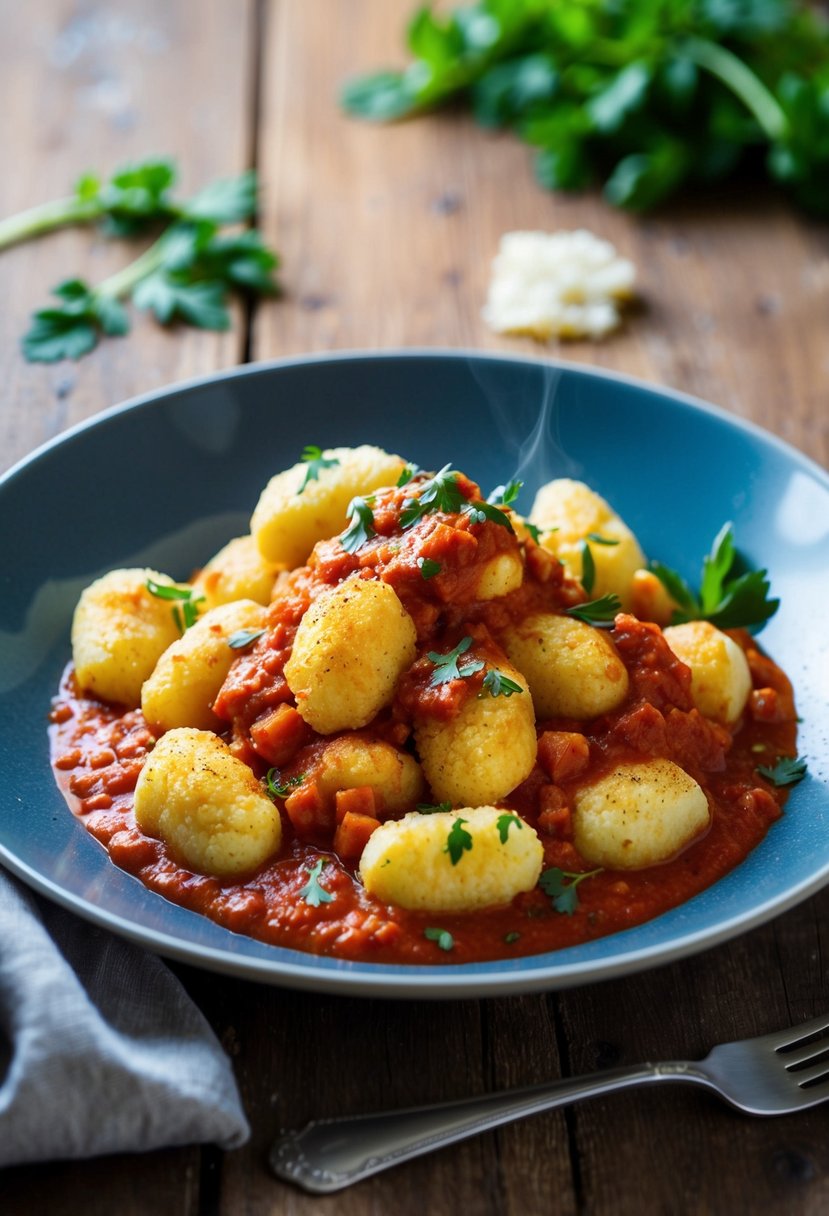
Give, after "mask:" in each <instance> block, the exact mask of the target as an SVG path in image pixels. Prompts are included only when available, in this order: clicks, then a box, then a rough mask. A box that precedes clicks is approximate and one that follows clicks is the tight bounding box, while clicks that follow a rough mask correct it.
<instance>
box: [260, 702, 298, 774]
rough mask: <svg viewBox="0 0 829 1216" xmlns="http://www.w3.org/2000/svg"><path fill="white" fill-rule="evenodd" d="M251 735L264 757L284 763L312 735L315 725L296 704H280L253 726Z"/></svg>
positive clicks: (269, 762) (280, 763) (276, 763)
mask: <svg viewBox="0 0 829 1216" xmlns="http://www.w3.org/2000/svg"><path fill="white" fill-rule="evenodd" d="M250 738H251V742H252V743H253V746H254V747H255V748H256V750H257V752H258V753H259V755H260V756H261V757H262V759H263V760H267V762H268V764H275V765H277V766H281V765H283V764H287V763H288V761H289V760H290V759H291V758H292V757H293V756H294V755H296V753H297V752H298V751H299V749H300V748H301V747H302V746H303V745H304V744H306V743H308V742H310V739H311V728H310V727H309V726H308V725H307V723H306V722H304V721H303V720H302V718H301V717H300V714H299V711H298V710H297V709H295V708H294V707H293V705H284V704H283V705H277V707H276V709H272V710H270V712H269V713H266V714H264V715H263V716H262V717H261V718H257V719H256V721H255V722H254V723H253V725H252V726H251V728H250Z"/></svg>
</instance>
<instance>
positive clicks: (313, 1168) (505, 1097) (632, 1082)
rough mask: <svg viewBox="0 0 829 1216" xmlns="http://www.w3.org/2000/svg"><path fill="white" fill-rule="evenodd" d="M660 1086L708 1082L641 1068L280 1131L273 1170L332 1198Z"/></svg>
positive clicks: (664, 1068) (695, 1075)
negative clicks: (433, 1157) (601, 1098)
mask: <svg viewBox="0 0 829 1216" xmlns="http://www.w3.org/2000/svg"><path fill="white" fill-rule="evenodd" d="M658 1081H691V1082H697V1083H700V1082H701V1083H702V1084H706V1082H707V1078H706V1077H704V1076H703V1075H702V1074H701V1073H699V1072H697V1071H696V1069H695V1066H694V1065H693V1064H691V1063H687V1062H680V1061H677V1062H675V1063H666V1064H639V1065H633V1066H630V1067H627V1068H614V1069H608V1070H607V1071H605V1072H597V1073H591V1074H589V1075H588V1076H585V1077H573V1078H567V1079H565V1080H561V1081H553V1082H550V1083H548V1084H544V1085H532V1086H528V1087H526V1088H524V1089H512V1090H507V1091H505V1092H501V1093H494V1094H483V1095H480V1096H478V1097H475V1098H465V1099H463V1100H462V1101H459V1102H446V1103H439V1104H436V1105H432V1106H419V1107H413V1108H410V1109H408V1110H400V1111H387V1112H385V1113H378V1114H371V1115H356V1116H351V1115H350V1116H347V1117H346V1118H342V1119H319V1120H316V1121H315V1122H313V1123H309V1124H308V1125H307V1126H306V1127H304V1128H303V1129H302V1130H301V1131H286V1132H282V1133H281V1134H280V1136H279V1137H278V1139H277V1140H276V1142H275V1143H274V1145H273V1148H272V1149H271V1153H270V1165H271V1169H272V1170H273V1172H274V1173H275V1174H276V1175H277V1177H279V1178H284V1179H285V1180H286V1181H288V1182H294V1183H296V1184H297V1186H300V1187H302V1189H303V1190H305V1191H310V1192H311V1193H313V1194H326V1193H328V1192H331V1191H339V1190H341V1189H342V1188H343V1187H347V1186H350V1185H351V1184H352V1183H353V1182H359V1180H360V1179H361V1178H368V1177H369V1176H370V1175H371V1174H378V1173H380V1171H381V1170H385V1169H388V1168H389V1167H390V1166H392V1165H398V1164H399V1163H400V1162H402V1161H408V1160H409V1159H410V1158H412V1157H420V1156H422V1155H423V1154H424V1153H430V1152H432V1151H433V1150H434V1149H438V1148H442V1147H444V1146H445V1145H447V1144H454V1143H456V1142H457V1141H458V1140H465V1139H467V1138H468V1137H469V1136H476V1135H478V1133H480V1132H485V1131H489V1130H490V1129H491V1128H494V1127H500V1126H501V1125H502V1124H504V1123H511V1122H512V1121H513V1120H515V1119H523V1118H525V1117H526V1116H527V1115H534V1114H538V1113H539V1112H540V1111H543V1110H552V1109H553V1108H554V1107H556V1106H564V1105H566V1104H567V1103H568V1102H574V1101H575V1100H576V1099H580V1098H594V1097H597V1096H598V1095H599V1094H609V1093H613V1092H614V1091H615V1090H618V1089H627V1088H628V1087H630V1086H637V1085H653V1084H654V1083H656V1082H658Z"/></svg>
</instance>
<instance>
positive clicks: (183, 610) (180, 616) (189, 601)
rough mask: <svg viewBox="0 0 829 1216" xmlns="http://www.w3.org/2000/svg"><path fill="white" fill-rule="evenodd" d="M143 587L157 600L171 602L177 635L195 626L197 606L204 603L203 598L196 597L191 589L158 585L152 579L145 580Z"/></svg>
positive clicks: (172, 585) (201, 596)
mask: <svg viewBox="0 0 829 1216" xmlns="http://www.w3.org/2000/svg"><path fill="white" fill-rule="evenodd" d="M145 586H146V588H147V590H148V591H149V593H150V595H153V596H155V598H156V599H157V600H171V601H173V606H172V613H173V620H174V621H175V623H176V627H177V628H178V631H179V633H184V632H185V631H186V630H187V629H189V628H190V626H191V625H195V623H196V621H197V620H198V619H199V611H200V609H199V605H200V604H203V603H204V596H203V595H197V594H196V592H195V589H194V588H193V587H179V586H177V585H176V584H170V583H159V582H156V580H155V579H152V578H148V579H147V581H146V583H145Z"/></svg>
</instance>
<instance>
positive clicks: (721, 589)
mask: <svg viewBox="0 0 829 1216" xmlns="http://www.w3.org/2000/svg"><path fill="white" fill-rule="evenodd" d="M736 563H737V549H736V547H735V545H734V527H733V524H731V523H727V524H724V525H723V527H722V528H721V529H720V531H719V532H718V533H717V536H716V537H715V539H714V543H713V545H712V546H711V552H710V553H709V554H708V555H707V556H706V557H705V558H704V559H703V563H702V575H701V580H700V589H699V594H698V595H697V594H695V593H694V592H693V591H692V590H691V588H690V587H689V586H688V584H687V583H686V582H685V580H684V579H683V578H682V577H681V576H680V575H679V574H677V572H676V571H675V570H672V569H670V567H669V566H665V565H663V563H662V562H658V561H652V562H651V563H650V569H651V570H652V571H653V573H654V574H655V575H656V577H657V578H658V579H659V581H660V582H661V583H662V585H663V586H664V588H665V590H666V591H667V592H668V594H669V595H670V596H671V598H672V599H673V600H674V601H675V603H676V604H677V605H678V607H677V608H676V610H675V611H674V614H673V622H674V624H679V623H680V622H683V621H697V620H704V621H710V622H711V624H712V625H716V626H717V627H718V628H719V629H759V628H760V627H761V626H762V625H764V624H765V623H766V621H767V620H769V618H770V617H772V616H774V614H775V612H776V611H777V609H778V607H779V606H780V601H779V600H778V599H772V598H771V596H770V595H769V590H770V583H769V579H768V574H767V572H766V571H765V570H750V571H747V572H745V573H742V574H738V573H733V571H734V567H735V564H736Z"/></svg>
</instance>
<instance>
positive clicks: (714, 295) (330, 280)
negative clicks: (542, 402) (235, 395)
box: [254, 0, 829, 463]
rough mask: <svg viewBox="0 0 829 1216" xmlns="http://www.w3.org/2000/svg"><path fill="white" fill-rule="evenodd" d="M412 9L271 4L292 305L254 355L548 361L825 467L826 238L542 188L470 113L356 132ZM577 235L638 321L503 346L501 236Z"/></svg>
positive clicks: (281, 223)
mask: <svg viewBox="0 0 829 1216" xmlns="http://www.w3.org/2000/svg"><path fill="white" fill-rule="evenodd" d="M411 8H412V5H411V4H410V3H409V0H386V2H385V3H384V4H382V5H379V4H363V5H358V4H354V3H353V2H352V0H329V2H328V3H327V4H325V5H319V4H317V5H315V4H303V3H302V0H273V2H272V3H271V4H269V6H268V10H267V11H268V25H267V38H266V56H267V65H268V66H267V70H266V72H265V73H264V76H263V87H264V94H263V96H264V105H263V115H262V131H261V143H260V149H261V151H260V159H261V170H262V175H263V179H264V182H265V185H266V190H267V199H268V205H267V209H266V212H265V216H264V224H265V228H266V230H267V232H268V235H269V237H270V238H271V240H272V241H274V242H276V244H277V245H278V247H279V248H280V250H281V251H282V254H283V256H284V264H285V274H284V278H285V283H286V285H287V294H286V297H285V299H284V301H283V304H282V306H281V307H278V308H274V309H270V310H268V311H267V312H266V313H265V314H264V315H262V316H261V317H259V318H258V319H257V324H256V332H255V344H254V351H255V354H256V356H257V357H261V358H264V357H272V356H276V355H282V354H297V353H300V352H303V351H315V350H328V349H339V348H349V347H351V348H369V347H385V348H388V347H394V346H401V345H408V346H417V345H426V346H469V347H473V348H474V349H484V350H496V351H502V352H504V353H509V354H532V355H538V354H542V355H543V354H553V355H558V356H562V357H565V358H570V359H575V360H577V361H579V362H584V363H590V364H595V365H597V366H601V367H607V368H611V369H614V370H618V371H622V372H625V373H628V374H631V375H636V376H641V377H644V378H646V379H649V380H654V381H657V382H660V383H662V384H667V385H670V386H672V387H674V388H678V389H681V390H684V391H687V392H691V393H695V394H698V395H700V396H702V397H705V398H707V399H710V400H712V401H714V402H715V403H717V404H720V405H722V406H724V407H725V408H726V409H729V410H732V411H734V412H735V413H737V414H740V415H742V416H743V417H747V418H751V419H753V420H754V421H756V422H759V423H760V424H762V425H764V426H766V427H769V428H770V429H772V430H774V431H776V432H777V433H778V434H781V435H782V436H783V437H784V438H786V439H788V440H789V441H790V442H793V443H795V444H799V445H800V446H801V447H803V448H804V449H805V450H806V451H808V452H809V454H810V455H812V456H813V457H815V458H816V459H818V460H821V461H823V462H824V463H827V462H829V412H828V411H827V410H826V404H825V403H826V400H827V396H829V361H827V358H826V352H825V337H824V334H825V322H826V318H827V316H829V246H828V245H827V239H826V229H825V227H823V226H819V225H817V224H815V223H809V222H807V221H806V220H805V219H804V218H803V217H802V216H799V215H797V214H796V213H795V212H794V211H793V210H792V209H791V208H790V207H789V206H788V204H786V203H785V202H783V201H782V200H781V199H779V198H777V197H776V196H773V195H772V194H771V193H764V192H763V191H762V190H760V191H755V190H752V191H751V192H748V191H746V189H745V188H729V189H722V190H721V191H720V192H719V193H718V194H717V195H716V196H715V197H711V198H709V199H706V200H703V201H698V200H696V201H690V200H689V201H683V202H681V203H679V204H675V205H673V206H672V207H671V208H666V209H665V211H664V212H663V213H662V214H660V215H658V216H656V217H655V218H648V219H646V220H642V219H640V218H637V217H635V216H631V215H628V214H624V213H620V212H617V211H613V210H612V209H611V208H610V207H608V206H607V205H606V204H605V203H604V202H603V201H602V200H601V198H598V197H596V196H593V195H586V196H572V195H571V196H566V195H555V194H551V193H549V192H546V191H544V190H542V189H541V188H540V187H539V186H538V184H537V183H536V181H535V179H534V177H533V170H532V153H531V151H530V150H529V149H528V148H526V147H524V146H523V145H521V144H520V143H519V141H518V140H517V139H515V138H514V137H512V136H511V135H507V134H502V133H495V134H493V133H492V132H487V131H483V130H481V129H479V128H477V127H476V126H475V125H474V123H473V122H472V120H471V119H470V118H469V117H468V116H467V115H465V114H463V113H460V112H458V113H454V112H453V113H440V114H435V115H430V116H427V117H423V118H419V119H417V120H414V121H410V122H404V123H399V124H396V125H393V126H374V125H371V124H368V123H363V122H359V121H357V120H354V119H351V118H349V117H347V116H346V115H344V114H343V113H342V112H341V111H340V109H339V107H338V103H337V95H338V91H339V89H340V87H341V85H342V83H343V82H344V81H345V80H346V79H348V78H349V77H351V76H353V75H356V74H358V73H360V72H362V71H366V70H371V69H376V68H378V67H381V66H389V65H391V66H394V65H400V64H401V63H403V62H405V56H404V52H403V50H402V38H401V31H402V29H403V27H404V23H405V19H406V16H407V15H408V14H409V13H410V11H411ZM576 227H586V228H589V229H590V230H592V231H593V232H595V233H597V234H598V235H601V236H603V237H606V238H608V239H609V240H611V241H613V242H614V244H616V246H617V247H618V248H619V250H620V251H621V252H622V253H624V254H625V255H627V256H629V257H631V258H632V259H633V260H634V262H635V263H636V265H637V267H638V271H639V282H640V290H641V295H642V299H643V305H644V306H643V308H642V309H641V310H640V311H638V312H637V313H635V314H633V315H632V316H631V317H630V319H629V321H628V324H627V326H626V327H625V329H624V330H623V331H622V332H621V333H619V334H617V335H615V336H612V337H611V338H609V339H608V340H606V341H605V342H603V343H586V342H576V343H568V344H564V345H560V346H552V347H550V346H545V347H538V346H537V345H536V344H534V343H533V342H531V341H530V340H528V339H515V338H507V337H502V336H498V335H495V334H493V333H491V332H490V331H489V330H488V329H487V327H486V325H485V324H484V322H483V320H482V319H481V316H480V310H481V307H482V305H483V303H484V300H485V297H486V291H487V285H488V282H489V275H490V264H491V260H492V257H493V255H494V253H495V251H496V249H497V246H498V241H499V239H500V236H501V235H502V233H504V232H507V231H510V230H513V229H524V228H528V229H542V230H548V231H553V230H557V229H572V228H576ZM770 234H773V236H771V237H770Z"/></svg>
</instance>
